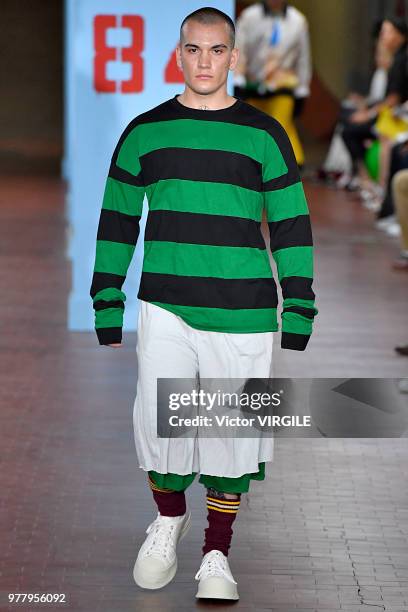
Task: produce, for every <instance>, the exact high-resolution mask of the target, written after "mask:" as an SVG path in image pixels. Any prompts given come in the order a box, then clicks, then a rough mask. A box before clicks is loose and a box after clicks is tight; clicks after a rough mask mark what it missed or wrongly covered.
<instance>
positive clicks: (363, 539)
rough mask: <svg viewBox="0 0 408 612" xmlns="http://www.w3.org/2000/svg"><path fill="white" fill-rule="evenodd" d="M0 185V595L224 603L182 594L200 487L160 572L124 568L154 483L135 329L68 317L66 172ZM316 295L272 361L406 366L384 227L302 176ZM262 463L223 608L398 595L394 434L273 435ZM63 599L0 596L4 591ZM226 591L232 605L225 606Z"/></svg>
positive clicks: (312, 370)
mask: <svg viewBox="0 0 408 612" xmlns="http://www.w3.org/2000/svg"><path fill="white" fill-rule="evenodd" d="M1 185H2V186H1V188H0V197H1V206H0V249H1V251H0V253H1V258H2V259H1V262H2V265H1V266H0V279H1V286H2V289H3V294H2V295H3V297H2V300H1V301H0V304H1V305H0V320H1V335H0V375H1V379H0V402H1V412H0V426H1V433H0V436H1V438H0V443H1V446H0V448H1V451H0V453H1V455H0V457H1V477H0V479H1V480H0V482H1V489H0V490H1V496H0V515H1V526H2V527H1V547H0V572H1V573H0V593H1V597H2V600H0V610H1V611H3V610H4V611H5V610H17V609H24V610H37V609H44V610H46V609H48V610H59V609H68V610H78V611H79V610H81V611H87V612H93V611H96V610H103V611H104V612H106V611H107V612H128V611H136V610H137V611H138V612H139V611H141V610H166V611H168V610H176V609H177V610H178V609H180V608H181V609H185V610H192V609H195V608H199V609H202V608H211V609H212V610H213V609H219V608H225V607H226V606H225V605H216V604H205V603H202V602H196V601H195V591H196V583H195V581H194V574H195V572H196V571H197V569H198V566H199V562H200V549H201V545H202V538H203V529H204V526H205V514H206V512H205V505H204V489H203V487H201V486H200V485H199V484H198V483H197V482H196V483H194V484H193V485H192V487H191V489H190V490H189V491H188V503H189V504H190V506H191V508H192V511H193V528H192V530H191V531H190V533H189V535H188V537H187V538H186V539H185V540H184V541H183V542H182V543H181V544H180V549H179V570H178V573H177V577H176V579H175V580H174V582H173V583H172V584H170V585H168V586H167V587H166V588H164V589H162V590H160V591H156V592H154V591H152V592H149V591H143V590H141V589H139V588H138V587H137V586H136V585H135V584H134V583H133V579H132V568H133V563H134V560H135V556H136V553H137V550H138V547H139V545H140V544H141V542H142V541H143V539H144V536H145V529H146V527H147V525H148V523H149V522H150V521H151V520H153V518H155V510H154V507H153V504H152V499H151V493H150V491H149V490H148V488H147V486H146V480H145V475H144V473H143V472H142V471H141V470H140V469H139V468H138V463H137V459H136V456H135V452H134V441H133V430H132V418H131V417H132V405H133V396H134V392H135V385H136V363H135V351H134V347H135V342H136V336H135V334H132V333H129V334H128V335H127V337H126V338H125V345H124V346H123V348H122V349H121V350H119V351H115V352H114V351H112V350H110V349H109V348H105V347H99V345H98V344H97V341H96V337H95V335H94V333H92V332H90V333H70V332H67V330H66V324H65V323H66V299H67V292H68V288H69V283H70V270H69V265H68V262H67V261H65V259H64V256H63V253H64V241H65V226H64V219H63V186H62V185H61V184H60V183H59V182H58V181H57V180H53V179H48V178H46V177H42V178H41V177H39V178H35V177H31V178H30V177H27V178H26V179H25V180H22V178H21V177H19V178H15V179H13V178H12V177H10V178H8V179H5V178H2V184H1ZM308 193H309V202H310V207H311V210H312V220H313V227H314V235H315V243H316V279H317V280H316V283H315V291H316V295H317V297H318V307H319V309H320V313H319V319H316V329H315V333H314V336H313V337H312V339H311V341H310V344H309V347H308V350H307V351H306V353H303V354H302V353H296V352H295V351H291V352H289V351H281V350H279V349H278V350H277V353H276V367H277V371H276V372H275V374H276V375H277V376H303V377H314V376H321V377H343V376H345V377H352V376H361V377H374V376H384V377H386V376H389V377H400V376H404V375H405V376H406V375H407V371H408V359H406V358H401V357H398V356H397V355H395V354H394V352H393V347H394V345H395V344H396V343H399V342H400V341H405V342H406V343H408V325H407V321H408V310H407V307H406V304H407V302H408V299H407V298H408V284H407V280H408V277H407V276H406V275H405V276H404V275H401V274H396V273H392V272H390V271H389V262H390V258H391V257H392V256H393V254H394V253H395V252H396V242H395V241H390V240H389V239H387V238H384V237H383V236H382V235H379V234H378V233H377V232H376V231H375V230H374V229H373V228H372V216H371V215H370V213H367V212H366V211H364V210H363V209H361V207H360V206H359V204H357V203H356V202H354V201H352V200H351V199H350V196H345V195H344V194H341V193H335V192H330V191H325V190H322V189H321V188H316V187H313V186H308ZM275 448H276V453H275V459H274V461H273V462H272V463H269V464H267V473H268V475H267V479H266V480H265V481H264V482H254V483H253V485H252V487H251V492H250V494H249V495H244V496H243V502H242V504H241V509H240V513H239V515H238V517H237V520H236V522H235V524H234V539H233V544H232V547H231V553H230V564H231V568H232V571H233V573H234V575H235V577H236V579H237V580H238V587H239V591H240V595H241V599H240V601H239V602H238V603H236V604H233V606H234V608H235V609H237V610H251V611H261V610H274V611H275V612H278V611H280V612H283V611H284V612H289V611H290V610H296V612H301V611H308V612H311V611H315V610H319V611H320V612H322V611H326V612H328V611H334V610H338V611H340V610H341V611H342V612H351V611H355V612H357V611H365V612H370V611H371V610H379V611H381V610H387V611H389V610H395V611H397V610H398V611H402V610H404V611H408V470H407V466H408V443H407V438H393V439H376V438H371V439H369V438H366V439H360V438H358V439H357V438H350V439H341V438H303V439H300V438H290V439H288V438H286V439H285V438H283V437H280V438H278V439H277V440H276V446H275ZM11 592H27V593H46V592H48V593H65V594H66V598H67V600H68V602H69V603H68V604H65V605H63V604H60V605H57V604H55V605H48V606H42V607H41V606H39V605H35V606H34V605H24V606H22V605H19V606H17V605H14V606H8V604H7V594H8V593H11ZM227 605H228V606H229V604H227Z"/></svg>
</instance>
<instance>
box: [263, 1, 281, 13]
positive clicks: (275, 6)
mask: <svg viewBox="0 0 408 612" xmlns="http://www.w3.org/2000/svg"><path fill="white" fill-rule="evenodd" d="M266 4H267V5H268V7H269V8H270V9H271V11H281V10H282V9H283V6H284V4H285V0H267V2H266Z"/></svg>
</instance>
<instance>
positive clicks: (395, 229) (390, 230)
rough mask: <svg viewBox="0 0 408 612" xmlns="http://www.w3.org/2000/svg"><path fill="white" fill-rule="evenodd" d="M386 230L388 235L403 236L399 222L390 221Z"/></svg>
mask: <svg viewBox="0 0 408 612" xmlns="http://www.w3.org/2000/svg"><path fill="white" fill-rule="evenodd" d="M384 231H385V233H386V234H388V236H396V237H399V236H401V233H402V232H401V226H400V224H399V223H397V222H395V223H389V224H388V225H387V227H386V228H385V230H384Z"/></svg>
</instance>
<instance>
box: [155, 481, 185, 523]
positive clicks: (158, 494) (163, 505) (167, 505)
mask: <svg viewBox="0 0 408 612" xmlns="http://www.w3.org/2000/svg"><path fill="white" fill-rule="evenodd" d="M147 476H148V480H149V486H150V488H151V490H152V492H153V499H154V501H155V502H156V504H157V509H158V511H159V512H160V514H161V515H162V516H181V515H182V514H185V513H186V498H185V495H184V491H173V489H163V488H160V487H158V486H157V485H156V484H155V482H154V481H153V480H152V478H151V476H150V474H148V475H147Z"/></svg>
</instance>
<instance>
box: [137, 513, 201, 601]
mask: <svg viewBox="0 0 408 612" xmlns="http://www.w3.org/2000/svg"><path fill="white" fill-rule="evenodd" d="M190 527H191V512H189V513H188V515H187V519H186V522H185V523H184V525H183V527H182V529H181V531H180V535H179V538H178V540H177V544H178V543H179V542H180V540H182V539H183V538H184V536H185V535H186V534H187V533H188V531H189V529H190ZM176 572H177V557H176V560H175V562H174V563H173V565H171V566H170V567H169V569H168V570H167V572H166V574H165V576H164V578H162V579H161V580H158V579H157V575H156V574H148V573H147V572H146V571H141V569H140V568H139V567H138V565H137V560H136V563H135V567H134V568H133V579H134V581H135V582H136V584H137V585H138V586H139V587H142V588H143V589H161V588H162V587H164V586H166V584H169V582H171V581H172V580H173V578H174V576H175V575H176Z"/></svg>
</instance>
